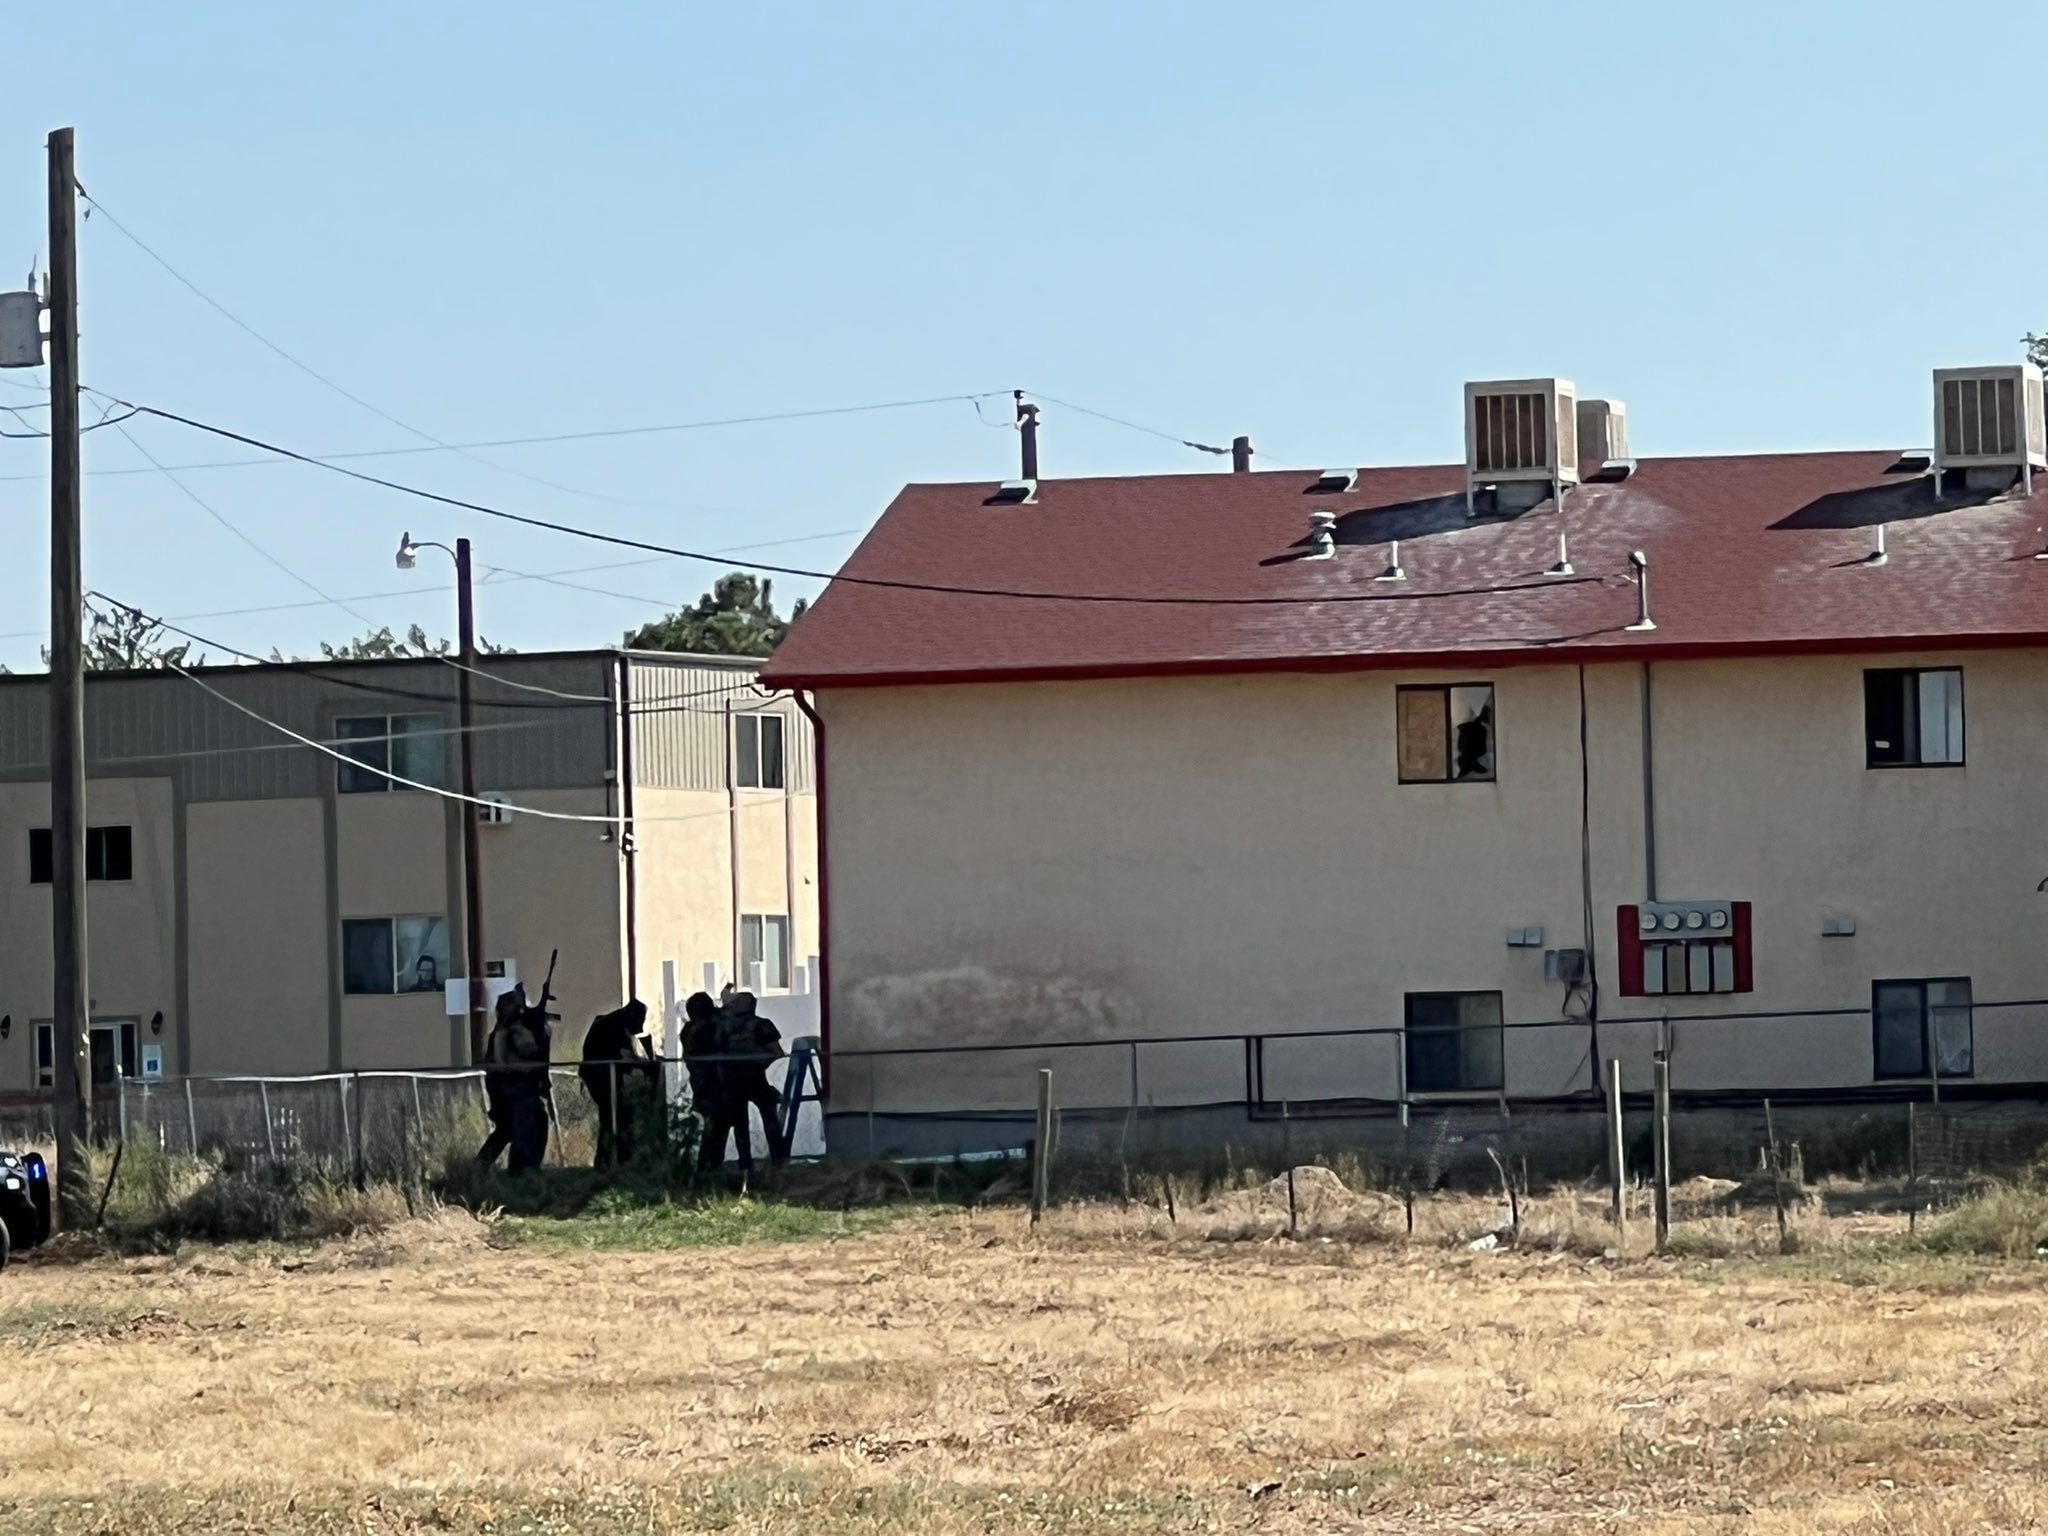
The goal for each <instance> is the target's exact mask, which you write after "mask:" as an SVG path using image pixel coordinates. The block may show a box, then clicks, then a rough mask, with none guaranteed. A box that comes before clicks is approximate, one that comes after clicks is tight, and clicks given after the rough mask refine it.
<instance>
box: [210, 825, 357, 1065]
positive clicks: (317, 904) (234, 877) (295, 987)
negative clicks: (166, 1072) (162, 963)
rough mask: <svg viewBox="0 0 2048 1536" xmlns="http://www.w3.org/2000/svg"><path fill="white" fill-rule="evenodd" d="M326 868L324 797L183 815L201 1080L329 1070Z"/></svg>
mask: <svg viewBox="0 0 2048 1536" xmlns="http://www.w3.org/2000/svg"><path fill="white" fill-rule="evenodd" d="M326 868H327V833H326V824H325V819H324V817H323V815H322V810H321V804H320V802H319V801H318V800H233V801H219V802H213V803H208V804H203V805H193V806H188V807H187V808H186V810H185V889H186V900H187V936H188V942H189V951H188V954H189V958H188V961H187V986H188V988H189V995H190V1004H191V1012H190V1027H191V1040H192V1070H193V1071H194V1072H198V1073H211V1072H320V1071H325V1070H326V1069H327V1066H328V1024H329V1019H328V1000H329V982H328V932H327V880H326ZM172 1069H173V1070H175V1066H174V1065H173V1067H172Z"/></svg>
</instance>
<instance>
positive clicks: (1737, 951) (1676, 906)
mask: <svg viewBox="0 0 2048 1536" xmlns="http://www.w3.org/2000/svg"><path fill="white" fill-rule="evenodd" d="M1749 931H1750V904H1749V903H1748V902H1746V901H1696V902H1659V903H1654V904H1652V903H1645V904H1643V905H1642V906H1632V907H1623V908H1621V909H1620V930H1619V933H1618V938H1619V940H1620V944H1619V955H1620V958H1619V962H1618V964H1617V967H1616V969H1617V971H1618V973H1619V974H1618V980H1619V984H1620V991H1621V995H1622V996H1623V997H1682V996H1686V995H1689V994H1694V993H1706V992H1748V991H1751V990H1752V989H1753V988H1754V987H1755V985H1756V981H1755V976H1754V974H1753V969H1752V961H1751V958H1750V942H1749Z"/></svg>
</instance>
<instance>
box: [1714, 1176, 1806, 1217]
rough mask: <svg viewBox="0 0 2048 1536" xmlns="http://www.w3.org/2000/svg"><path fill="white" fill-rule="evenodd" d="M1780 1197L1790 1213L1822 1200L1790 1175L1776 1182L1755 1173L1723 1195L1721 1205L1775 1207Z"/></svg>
mask: <svg viewBox="0 0 2048 1536" xmlns="http://www.w3.org/2000/svg"><path fill="white" fill-rule="evenodd" d="M1720 1182H1724V1183H1725V1182H1726V1181H1725V1180H1723V1181H1720ZM1780 1195H1782V1196H1783V1197H1784V1200H1785V1209H1786V1210H1788V1211H1789V1210H1791V1209H1793V1208H1794V1207H1796V1206H1802V1205H1807V1204H1810V1203H1811V1202H1813V1201H1815V1200H1817V1199H1819V1198H1820V1197H1819V1196H1818V1195H1817V1194H1815V1193H1814V1192H1813V1191H1812V1190H1810V1189H1808V1188H1807V1187H1806V1186H1805V1185H1804V1184H1801V1183H1800V1182H1799V1181H1798V1180H1797V1179H1794V1178H1793V1177H1792V1176H1791V1175H1790V1174H1785V1175H1782V1176H1781V1177H1779V1178H1778V1179H1776V1180H1775V1181H1774V1180H1773V1179H1772V1178H1771V1176H1770V1175H1769V1174H1768V1173H1753V1174H1751V1175H1750V1176H1749V1177H1748V1178H1746V1179H1744V1180H1743V1181H1742V1182H1741V1183H1740V1184H1735V1185H1731V1186H1730V1187H1729V1188H1728V1189H1727V1191H1726V1192H1725V1193H1723V1194H1722V1195H1721V1197H1720V1200H1719V1203H1720V1204H1721V1205H1722V1206H1724V1207H1729V1208H1733V1209H1739V1210H1750V1209H1753V1208H1755V1207H1757V1206H1775V1205H1776V1204H1777V1202H1778V1198H1779V1196H1780Z"/></svg>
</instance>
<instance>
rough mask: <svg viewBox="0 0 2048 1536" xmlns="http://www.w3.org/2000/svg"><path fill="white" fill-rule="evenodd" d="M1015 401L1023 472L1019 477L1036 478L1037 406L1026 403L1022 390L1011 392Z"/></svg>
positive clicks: (1033, 479)
mask: <svg viewBox="0 0 2048 1536" xmlns="http://www.w3.org/2000/svg"><path fill="white" fill-rule="evenodd" d="M1013 393H1014V395H1015V398H1016V401H1017V433H1018V436H1019V437H1021V438H1022V439H1023V442H1022V445H1021V446H1022V448H1023V459H1024V462H1023V473H1022V475H1021V476H1020V478H1022V479H1025V480H1032V481H1035V480H1037V479H1038V407H1037V406H1035V405H1032V404H1030V403H1028V402H1027V401H1026V400H1025V398H1024V391H1023V390H1021V389H1020V390H1016V391H1014V392H1013Z"/></svg>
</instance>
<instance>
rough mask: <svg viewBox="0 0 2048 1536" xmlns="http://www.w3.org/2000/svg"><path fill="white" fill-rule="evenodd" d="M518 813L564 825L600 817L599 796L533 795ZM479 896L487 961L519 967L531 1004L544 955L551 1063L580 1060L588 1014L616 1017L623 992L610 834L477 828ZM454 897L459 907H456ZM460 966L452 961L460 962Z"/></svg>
mask: <svg viewBox="0 0 2048 1536" xmlns="http://www.w3.org/2000/svg"><path fill="white" fill-rule="evenodd" d="M517 798H518V800H519V803H520V804H521V805H525V806H531V807H533V808H534V809H536V810H544V811H557V812H561V813H563V814H566V815H578V816H603V815H605V814H607V811H608V809H609V808H608V807H607V805H606V803H605V793H604V791H603V790H602V789H597V788H592V789H588V790H531V791H526V792H523V793H521V794H520V795H519V796H518V797H517ZM478 854H479V862H480V866H481V868H482V872H483V888H484V951H485V956H486V958H487V959H493V960H498V959H512V960H516V961H517V962H518V969H519V977H520V979H521V981H523V982H524V983H525V984H526V989H527V992H528V994H529V995H530V996H533V997H536V998H537V997H538V996H539V995H540V988H541V984H542V982H543V981H544V980H545V979H546V977H547V971H548V955H549V952H550V951H551V950H555V949H559V950H560V951H561V961H560V964H559V965H558V966H557V968H556V971H555V997H556V1003H555V1007H556V1011H558V1012H559V1013H560V1014H561V1015H562V1022H561V1023H560V1024H559V1025H557V1026H556V1038H555V1055H556V1056H557V1057H558V1058H564V1059H567V1058H573V1057H575V1056H577V1055H579V1054H580V1052H581V1050H582V1045H583V1031H584V1029H585V1027H586V1026H587V1025H588V1024H589V1022H590V1019H591V1016H592V1015H593V1014H597V1013H601V1012H604V1011H606V1010H609V1009H612V1008H616V1007H618V1005H619V1003H620V1001H621V1000H622V999H623V997H624V995H625V994H624V987H625V963H626V962H625V954H626V947H625V937H624V934H625V925H624V915H623V902H624V890H625V885H624V877H623V874H622V872H621V864H620V859H619V847H618V841H617V838H616V836H615V835H613V834H612V831H611V828H609V827H607V826H599V825H593V824H592V823H590V822H569V821H549V820H547V819H546V818H544V817H538V816H514V817H513V819H512V820H511V821H510V822H508V823H506V824H505V825H502V826H485V827H480V828H478ZM459 898H460V893H459V892H458V899H457V901H456V905H457V906H458V907H460V906H461V901H460V899H459ZM458 964H459V960H458Z"/></svg>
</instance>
